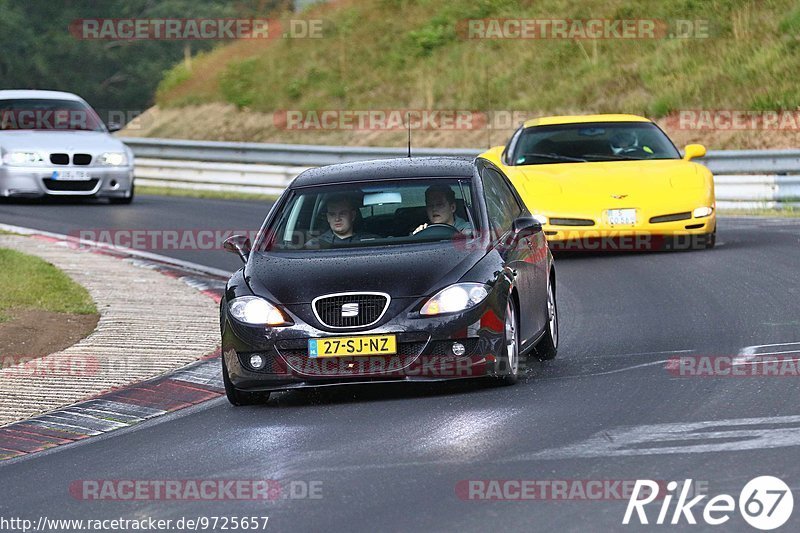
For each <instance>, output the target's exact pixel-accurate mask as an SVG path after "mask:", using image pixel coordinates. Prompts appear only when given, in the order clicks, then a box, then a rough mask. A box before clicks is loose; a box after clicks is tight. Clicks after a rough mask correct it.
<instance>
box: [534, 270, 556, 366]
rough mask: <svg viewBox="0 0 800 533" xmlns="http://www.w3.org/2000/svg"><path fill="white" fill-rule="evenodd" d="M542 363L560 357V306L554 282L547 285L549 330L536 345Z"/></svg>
mask: <svg viewBox="0 0 800 533" xmlns="http://www.w3.org/2000/svg"><path fill="white" fill-rule="evenodd" d="M536 355H538V356H539V360H540V361H549V360H550V359H555V357H556V355H558V304H557V303H556V290H555V289H554V288H553V282H552V280H551V281H550V282H548V283H547V330H546V331H545V333H544V337H542V339H541V340H540V341H539V343H538V344H537V345H536Z"/></svg>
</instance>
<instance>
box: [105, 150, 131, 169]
mask: <svg viewBox="0 0 800 533" xmlns="http://www.w3.org/2000/svg"><path fill="white" fill-rule="evenodd" d="M97 161H98V163H100V164H101V165H105V166H109V167H124V166H125V165H127V164H128V156H127V155H125V154H124V153H123V152H106V153H104V154H101V155H100V157H99V158H98V159H97Z"/></svg>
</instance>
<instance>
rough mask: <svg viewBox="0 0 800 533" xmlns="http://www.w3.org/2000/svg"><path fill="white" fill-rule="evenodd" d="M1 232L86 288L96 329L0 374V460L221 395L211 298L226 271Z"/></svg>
mask: <svg viewBox="0 0 800 533" xmlns="http://www.w3.org/2000/svg"><path fill="white" fill-rule="evenodd" d="M0 229H3V230H6V231H10V232H14V233H18V234H21V235H27V236H29V237H28V238H25V237H20V236H14V235H0V247H7V248H12V249H16V250H19V251H22V252H25V253H29V254H32V255H36V256H38V257H41V258H43V259H44V260H46V261H48V262H50V263H53V264H54V265H55V266H56V267H58V268H60V269H61V270H63V271H64V272H65V273H66V274H67V275H69V276H70V277H71V278H72V279H74V280H75V281H76V282H78V283H80V284H81V285H83V286H84V287H86V289H87V290H88V291H89V294H90V295H91V296H92V298H93V299H94V300H95V303H96V305H97V308H98V311H99V313H100V320H99V322H98V325H97V329H96V330H95V332H94V333H92V334H91V335H89V336H88V337H86V338H85V339H83V340H82V341H80V342H78V343H77V344H75V345H74V346H71V347H70V348H67V349H66V350H63V351H61V352H58V353H55V354H51V355H48V356H46V357H44V358H39V359H36V360H32V361H29V362H27V363H21V364H17V365H12V366H5V365H4V368H2V369H0V424H6V425H5V426H3V427H1V428H0V460H3V459H10V458H13V457H18V456H21V455H25V454H28V453H33V452H36V451H40V450H44V449H47V448H50V447H53V446H58V445H61V444H66V443H69V442H74V441H76V440H80V439H84V438H86V437H89V436H92V435H98V434H102V433H105V432H108V431H113V430H116V429H119V428H122V427H128V426H130V425H133V424H136V423H139V422H141V421H143V420H145V419H148V418H152V417H154V416H159V415H163V414H165V413H167V412H171V411H175V410H178V409H183V408H185V407H189V406H190V405H194V404H197V403H200V402H203V401H207V400H209V399H213V398H217V397H219V396H220V395H222V394H223V393H224V390H223V386H222V380H221V375H220V365H219V359H218V357H219V334H218V328H219V320H218V302H219V300H220V297H221V294H222V290H223V289H224V286H225V280H226V279H227V277H228V276H229V273H227V272H224V271H220V270H217V269H211V268H206V267H203V266H201V265H195V264H192V263H186V262H183V261H177V260H173V259H171V258H166V257H163V256H158V255H156V254H150V253H147V252H139V251H134V250H125V249H115V248H110V247H104V246H101V245H96V246H95V245H93V244H94V243H86V242H84V243H83V246H77V245H76V244H77V242H78V241H76V240H75V239H74V238H71V237H68V236H65V235H59V234H54V233H49V232H43V231H37V230H31V229H29V228H20V227H16V226H8V225H2V224H0ZM87 252H89V253H87ZM12 355H13V354H12ZM187 363H190V364H188V365H187ZM176 368H178V370H174V369H176ZM76 402H78V403H76Z"/></svg>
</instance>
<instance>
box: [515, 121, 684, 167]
mask: <svg viewBox="0 0 800 533" xmlns="http://www.w3.org/2000/svg"><path fill="white" fill-rule="evenodd" d="M506 157H507V162H508V164H510V165H543V164H552V163H586V162H596V161H626V160H644V159H679V158H680V153H679V152H678V150H677V149H676V148H675V145H673V144H672V142H671V141H670V140H669V138H668V137H667V136H666V135H665V134H664V132H663V131H661V130H660V129H659V128H658V126H656V125H655V124H652V123H650V122H599V123H598V122H596V123H581V124H557V125H550V126H534V127H531V128H526V129H524V130H522V131H521V132H520V133H519V134H518V135H517V136H515V138H514V139H512V141H511V143H510V145H509V150H508V152H507V156H506Z"/></svg>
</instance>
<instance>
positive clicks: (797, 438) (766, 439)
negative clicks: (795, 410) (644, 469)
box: [514, 416, 800, 460]
mask: <svg viewBox="0 0 800 533" xmlns="http://www.w3.org/2000/svg"><path fill="white" fill-rule="evenodd" d="M788 446H800V416H776V417H763V418H734V419H726V420H707V421H703V422H675V423H671V424H651V425H642V426H627V427H620V428H615V429H610V430H607V431H600V432H598V433H595V434H594V435H592V436H591V437H589V438H587V439H586V440H583V441H579V442H575V443H573V444H569V445H567V446H562V447H558V448H550V449H546V450H542V451H539V452H535V453H531V454H524V455H521V456H517V457H515V458H514V460H534V459H566V458H573V457H583V458H591V457H617V456H636V455H661V454H676V453H709V452H734V451H742V450H763V449H769V448H782V447H788Z"/></svg>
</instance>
